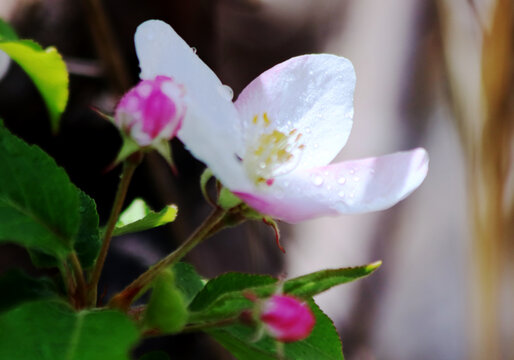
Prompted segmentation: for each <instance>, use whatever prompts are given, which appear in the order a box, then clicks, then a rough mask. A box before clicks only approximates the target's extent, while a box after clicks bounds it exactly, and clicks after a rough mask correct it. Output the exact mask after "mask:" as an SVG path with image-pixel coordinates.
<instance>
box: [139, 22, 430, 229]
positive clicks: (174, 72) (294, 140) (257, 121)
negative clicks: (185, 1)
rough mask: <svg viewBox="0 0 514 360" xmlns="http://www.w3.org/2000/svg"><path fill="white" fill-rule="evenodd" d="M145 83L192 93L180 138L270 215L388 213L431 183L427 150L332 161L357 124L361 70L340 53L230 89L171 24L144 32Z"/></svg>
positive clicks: (147, 26)
mask: <svg viewBox="0 0 514 360" xmlns="http://www.w3.org/2000/svg"><path fill="white" fill-rule="evenodd" d="M135 44H136V51H137V55H138V58H139V62H140V67H141V74H140V76H141V78H142V79H152V78H154V77H156V76H159V75H164V76H169V77H171V78H173V79H174V80H175V81H177V82H178V83H180V84H183V86H184V88H185V90H186V91H187V94H188V99H187V102H186V104H187V112H186V114H185V116H184V122H183V125H182V128H181V129H180V130H179V132H178V134H177V137H178V138H179V139H180V140H181V141H182V142H183V143H184V144H185V146H186V147H187V149H188V150H189V151H191V153H192V154H193V155H194V156H195V157H196V158H198V159H199V160H201V161H203V162H205V163H206V164H207V166H208V167H209V168H210V169H211V170H212V172H213V174H214V175H215V176H216V177H217V178H218V179H219V180H220V181H221V183H222V184H223V185H224V186H225V187H227V188H228V189H230V190H231V191H232V192H233V193H234V194H235V195H237V196H238V197H239V198H240V199H242V200H243V201H244V202H246V203H247V204H248V205H249V206H251V207H252V208H254V209H255V210H257V211H259V212H260V213H262V214H266V215H269V216H271V217H274V218H277V219H280V220H284V221H287V222H291V223H294V222H299V221H302V220H306V219H310V218H314V217H319V216H323V215H336V214H350V213H363V212H369V211H376V210H383V209H387V208H389V207H391V206H393V205H394V204H396V203H397V202H399V201H400V200H402V199H404V198H405V197H407V196H408V195H409V194H410V193H411V192H412V191H414V190H415V189H416V188H417V187H418V186H419V185H420V184H421V183H422V182H423V180H424V178H425V176H426V174H427V171H428V155H427V152H426V151H425V150H424V149H422V148H417V149H414V150H411V151H405V152H398V153H393V154H389V155H385V156H380V157H374V158H367V159H362V160H351V161H343V162H339V163H331V161H332V160H333V159H334V157H335V156H336V155H337V154H338V153H339V152H340V151H341V149H342V148H343V146H344V145H345V143H346V141H347V139H348V136H349V135H350V131H351V128H352V123H353V92H354V87H355V80H356V77H355V72H354V69H353V65H352V63H351V62H350V61H349V60H347V59H345V58H343V57H340V56H335V55H330V54H312V55H303V56H297V57H293V58H291V59H289V60H287V61H284V62H283V63H281V64H278V65H276V66H274V67H273V68H271V69H269V70H267V71H265V72H264V73H262V74H261V75H259V76H258V77H257V78H256V79H255V80H253V81H252V82H251V83H250V84H249V85H248V86H247V87H246V88H245V89H244V90H243V91H242V92H241V94H240V95H239V97H238V98H237V100H236V101H235V102H234V103H233V102H232V94H231V91H228V89H227V87H226V86H225V85H223V84H222V83H221V82H220V80H219V79H218V77H217V76H216V75H215V74H214V72H212V70H211V69H209V67H208V66H207V65H206V64H205V63H203V62H202V60H200V58H199V57H198V56H197V54H196V53H195V52H194V51H193V50H191V48H190V47H189V45H187V44H186V43H185V42H184V40H182V38H180V36H178V35H177V34H176V33H175V31H174V30H173V29H172V28H171V27H170V26H169V25H167V24H166V23H164V22H162V21H158V20H150V21H146V22H144V23H143V24H141V25H140V26H139V27H138V29H137V31H136V35H135Z"/></svg>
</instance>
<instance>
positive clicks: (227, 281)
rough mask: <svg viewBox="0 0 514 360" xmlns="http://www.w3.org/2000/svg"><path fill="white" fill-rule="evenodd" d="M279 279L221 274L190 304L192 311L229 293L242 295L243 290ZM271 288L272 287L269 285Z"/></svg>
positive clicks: (266, 276)
mask: <svg viewBox="0 0 514 360" xmlns="http://www.w3.org/2000/svg"><path fill="white" fill-rule="evenodd" d="M276 281H277V280H276V279H274V278H272V277H271V276H268V275H252V274H243V273H236V272H230V273H226V274H223V275H220V276H218V277H216V278H214V279H211V280H209V282H208V283H207V284H206V285H205V286H204V288H203V289H202V291H200V293H198V295H196V297H195V298H194V300H193V302H192V303H191V305H190V306H189V309H190V310H191V311H200V310H202V309H205V308H207V307H209V306H211V305H212V304H213V303H215V302H216V301H217V300H219V299H220V298H221V297H223V296H225V295H227V294H234V293H235V294H238V295H240V296H241V292H242V291H243V290H250V289H253V288H257V287H262V286H265V285H270V284H274V283H275V282H276ZM268 287H269V288H270V289H271V287H270V286H268Z"/></svg>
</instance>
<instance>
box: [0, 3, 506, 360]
mask: <svg viewBox="0 0 514 360" xmlns="http://www.w3.org/2000/svg"><path fill="white" fill-rule="evenodd" d="M513 16H514V4H513V3H512V1H511V0H434V1H424V0H384V1H371V0H189V1H178V0H167V1H164V0H149V1H145V2H142V1H133V0H124V1H122V0H110V1H100V0H2V1H1V2H0V17H1V18H3V19H4V20H6V21H8V22H9V23H11V24H12V25H13V26H14V28H15V29H16V30H17V32H18V34H19V35H20V37H22V38H31V39H34V40H36V41H38V42H39V43H40V44H41V45H43V46H50V45H52V46H56V47H57V48H58V50H59V51H60V53H61V54H62V55H63V57H64V59H65V61H66V63H67V66H68V70H69V72H70V91H71V95H70V101H69V104H68V107H67V110H66V113H65V115H64V118H63V122H62V129H61V132H60V133H59V135H57V136H52V135H51V133H50V126H49V122H48V119H47V115H46V110H45V107H44V104H43V102H42V101H41V98H40V97H39V94H38V92H37V91H36V89H35V87H34V86H33V85H32V83H31V82H30V80H29V78H28V77H27V76H26V75H25V74H24V73H23V71H22V70H21V69H20V68H19V67H17V65H16V64H12V63H11V64H10V66H9V68H8V69H6V72H5V73H4V74H3V79H2V80H0V117H1V118H3V119H4V121H5V123H6V125H7V126H8V127H9V128H10V129H11V131H13V132H14V133H16V134H17V135H19V136H21V137H23V138H24V139H25V140H26V141H28V142H30V143H35V144H38V145H39V146H41V147H43V148H44V149H45V150H46V151H47V152H49V153H50V154H51V155H52V156H54V157H55V158H56V159H57V161H58V163H59V164H60V165H62V166H64V167H65V168H66V170H67V171H68V173H69V174H70V177H71V178H72V180H73V181H74V182H75V183H76V184H77V185H78V186H79V187H81V188H82V189H83V190H84V191H86V193H88V194H89V195H91V196H92V197H94V198H95V200H96V202H97V205H98V208H99V212H100V215H101V218H102V219H103V221H104V222H105V221H106V219H107V216H108V212H109V210H110V206H111V203H112V201H113V198H114V191H115V188H116V185H117V180H118V177H119V172H120V169H114V170H113V171H110V172H107V173H106V172H104V169H105V168H106V167H107V165H108V164H110V162H111V161H112V160H113V159H114V157H115V155H116V152H117V149H118V147H119V145H120V143H121V140H120V139H119V137H118V135H117V132H116V130H115V129H114V128H113V127H112V126H111V124H109V123H107V122H106V121H104V120H103V119H101V118H99V116H98V115H96V114H95V113H94V112H93V111H92V110H91V109H90V107H91V106H93V107H96V108H99V109H101V110H103V111H105V112H107V113H112V111H113V109H114V106H115V104H116V102H117V100H118V99H119V98H120V96H121V94H122V93H123V92H124V91H126V90H127V89H128V88H129V87H130V86H132V85H134V84H135V83H136V82H137V79H138V72H139V70H138V66H137V58H136V56H135V51H134V46H133V34H134V32H135V29H136V27H137V25H138V24H139V23H141V22H143V21H144V20H147V19H151V18H157V19H161V20H164V21H166V22H168V23H169V24H170V25H172V26H173V27H174V28H175V30H176V31H177V32H178V33H179V34H180V35H181V36H182V37H183V38H184V39H185V40H186V41H187V42H188V43H189V44H190V45H191V46H194V47H195V48H196V49H197V54H198V55H199V56H200V58H202V59H203V60H204V61H205V62H206V63H207V64H208V65H209V66H210V67H211V68H212V69H214V70H215V72H216V73H217V74H218V76H219V77H220V79H221V80H222V82H223V83H224V84H228V85H230V86H231V87H232V88H233V90H234V93H235V96H237V94H238V93H239V92H240V91H241V90H242V89H243V88H244V86H245V85H246V84H247V83H249V81H250V80H252V79H253V78H254V77H256V76H257V75H258V74H260V73H261V72H262V71H264V70H266V69H268V68H269V67H271V66H273V65H275V64H277V63H279V62H281V61H283V60H286V59H288V58H290V57H292V56H295V55H299V54H305V53H316V52H329V53H334V54H338V55H342V56H345V57H347V58H349V59H351V61H352V62H353V64H354V66H355V69H356V73H357V88H356V93H355V117H354V120H355V122H354V128H353V131H352V135H351V136H350V140H349V142H348V144H347V146H346V147H345V148H344V150H343V151H342V152H341V154H340V155H339V156H338V158H337V160H344V159H353V158H359V157H367V156H377V155H382V154H386V153H389V152H394V151H400V150H407V149H410V148H414V147H418V146H422V147H425V148H426V149H427V150H428V152H429V154H430V160H431V162H430V170H429V173H428V176H427V179H426V180H425V182H424V183H423V184H422V186H421V187H420V188H419V189H418V190H417V191H416V192H414V193H413V194H412V195H411V196H410V197H409V198H407V200H405V201H403V202H402V203H401V204H399V205H397V206H395V207H394V208H392V209H390V210H387V211H382V212H379V213H373V214H365V215H358V216H340V217H336V218H323V219H318V220H313V221H308V222H305V223H302V224H298V225H295V226H288V225H287V224H281V230H282V232H283V240H282V243H283V245H284V247H285V248H286V251H287V253H286V254H285V255H282V253H281V252H280V251H279V250H278V249H277V248H276V246H275V244H274V236H273V234H272V232H271V230H270V229H269V228H267V227H265V226H264V225H263V224H259V223H250V224H246V225H244V226H241V227H238V228H236V229H231V230H226V231H224V232H222V233H220V234H219V235H217V236H216V237H215V238H213V239H211V240H209V241H207V242H205V243H204V244H202V245H200V246H199V247H198V248H197V249H195V250H194V251H193V252H192V253H191V254H190V255H189V256H188V260H189V261H191V262H193V263H194V264H195V265H196V266H197V267H198V269H199V271H200V273H201V274H202V275H204V276H207V277H212V276H215V275H218V274H219V273H221V272H226V271H231V270H237V271H248V272H256V273H270V274H274V275H278V274H282V273H285V274H287V275H288V276H291V277H292V276H297V275H300V274H304V273H307V272H310V271H315V270H319V269H323V268H328V267H343V266H352V265H360V264H364V263H367V262H372V261H375V260H378V259H381V260H383V265H382V267H381V268H380V270H379V271H378V272H377V273H375V274H373V275H372V276H371V277H369V278H367V279H364V280H361V281H358V282H356V283H353V284H349V285H344V286H341V287H339V288H336V289H332V290H330V291H329V292H327V293H326V294H322V295H320V296H319V297H318V298H317V301H318V303H319V305H320V306H321V307H322V309H324V310H325V312H326V313H328V315H329V316H331V317H332V319H333V320H334V323H335V325H336V327H337V329H338V330H339V332H340V334H341V337H342V341H343V349H344V354H345V357H346V358H347V359H350V360H352V359H363V360H367V359H395V360H402V359H405V360H411V359H514V306H513V305H514V281H513V273H514V266H513V264H514V261H513V260H514V259H513V258H514V248H513V246H514V174H513V173H514V171H513V167H514V160H513V159H514V141H513V139H514V137H513V133H514V101H513V96H514V77H513V76H514V72H513V71H512V70H513V65H514V62H513V60H512V59H513V57H512V55H513V49H514V36H513V35H514V27H513V23H514V20H513V19H514V17H513ZM173 150H174V155H175V160H176V163H177V167H178V171H179V174H178V176H175V175H173V173H172V172H171V171H170V169H169V168H168V167H167V165H166V163H165V162H164V161H163V160H162V159H160V158H159V157H158V156H154V155H150V156H147V158H146V159H145V161H144V163H143V164H142V166H140V168H139V169H138V171H137V173H136V176H135V179H134V182H133V184H132V185H131V188H130V191H129V198H130V199H131V198H134V197H136V196H142V197H144V198H145V199H146V200H147V201H148V202H149V203H150V204H151V205H152V206H154V207H155V208H160V207H162V206H163V205H164V204H168V203H176V204H178V206H179V221H177V222H176V223H174V224H172V225H171V226H169V227H166V228H162V229H159V230H158V231H153V232H150V233H143V234H140V235H138V236H134V235H132V236H126V237H123V238H120V239H116V240H115V241H114V242H113V251H112V253H111V254H110V256H109V258H108V262H107V267H106V272H105V276H104V277H103V279H102V282H103V284H104V285H103V286H104V289H105V293H106V296H107V297H108V296H109V294H112V293H113V292H115V291H117V290H120V289H121V288H123V286H124V285H126V284H127V283H128V282H130V281H131V280H132V279H133V278H135V277H136V276H137V274H138V273H140V272H141V271H142V270H143V269H144V268H146V267H147V266H148V265H150V264H152V263H154V262H155V261H156V260H157V259H159V258H160V257H161V256H162V255H163V254H166V253H168V252H169V251H170V250H172V249H173V248H174V247H176V245H177V244H178V243H180V242H181V241H182V240H183V239H184V238H185V236H187V234H188V233H189V232H191V231H192V229H194V228H195V227H196V226H197V225H198V224H199V223H200V222H201V220H202V219H203V217H204V216H205V215H206V214H207V213H208V211H209V207H208V206H207V205H206V204H205V201H204V200H203V198H202V196H201V194H200V191H199V185H198V176H199V174H200V173H201V172H202V169H203V165H202V164H201V163H199V162H197V161H196V160H194V159H192V158H191V157H190V156H189V154H188V153H187V152H186V151H185V150H184V149H183V148H182V146H181V144H180V143H179V142H178V141H176V140H174V141H173ZM0 176H7V175H6V174H0ZM130 199H129V200H130ZM20 264H23V266H24V267H25V268H26V269H27V271H29V272H33V273H35V272H36V271H37V270H36V269H32V268H31V266H30V261H29V259H28V257H27V255H26V254H25V253H24V252H23V251H22V250H21V249H19V248H16V247H14V246H7V245H2V246H1V248H0V272H3V271H5V270H6V269H8V268H10V267H12V266H14V265H17V266H19V265H20ZM163 347H167V348H168V349H170V351H171V349H174V351H175V352H174V353H171V354H173V355H174V357H173V358H176V359H231V357H230V355H229V354H228V353H226V352H225V351H224V350H223V349H222V348H221V347H219V346H218V345H216V344H214V343H213V342H212V341H211V340H209V339H208V338H207V337H205V336H203V335H202V334H190V335H181V336H178V337H173V338H157V339H152V340H149V341H147V342H145V343H143V344H142V345H141V346H140V347H139V348H137V349H135V350H134V353H135V354H140V353H141V352H142V349H145V350H146V349H152V348H163ZM313 360H315V359H313Z"/></svg>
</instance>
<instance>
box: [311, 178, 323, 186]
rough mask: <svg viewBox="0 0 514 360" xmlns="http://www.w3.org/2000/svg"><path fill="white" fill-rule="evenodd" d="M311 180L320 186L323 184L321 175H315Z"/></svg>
mask: <svg viewBox="0 0 514 360" xmlns="http://www.w3.org/2000/svg"><path fill="white" fill-rule="evenodd" d="M312 182H313V183H314V185H316V186H321V185H322V184H323V178H322V177H321V176H315V177H314V179H312Z"/></svg>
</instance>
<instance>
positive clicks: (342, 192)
mask: <svg viewBox="0 0 514 360" xmlns="http://www.w3.org/2000/svg"><path fill="white" fill-rule="evenodd" d="M337 196H339V197H340V198H341V199H342V198H344V191H339V192H338V193H337Z"/></svg>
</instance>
